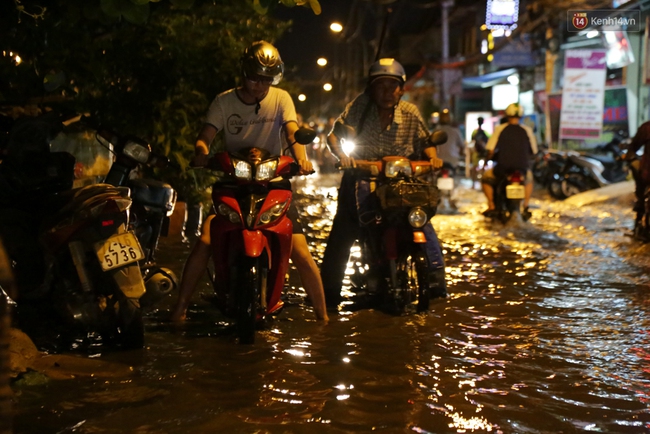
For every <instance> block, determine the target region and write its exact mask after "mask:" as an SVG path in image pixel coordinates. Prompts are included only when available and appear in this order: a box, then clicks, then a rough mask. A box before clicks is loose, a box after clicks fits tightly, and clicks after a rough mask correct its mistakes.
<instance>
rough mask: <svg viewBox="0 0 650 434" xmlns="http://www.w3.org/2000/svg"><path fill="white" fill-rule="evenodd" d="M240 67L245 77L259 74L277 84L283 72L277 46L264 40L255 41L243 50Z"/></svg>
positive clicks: (282, 64)
mask: <svg viewBox="0 0 650 434" xmlns="http://www.w3.org/2000/svg"><path fill="white" fill-rule="evenodd" d="M241 69H242V73H243V74H244V76H245V77H253V76H255V75H261V76H262V77H269V78H272V79H273V84H278V83H280V80H282V75H283V74H284V63H283V62H282V59H281V58H280V53H279V52H278V49H277V48H275V47H274V46H273V45H271V44H269V43H268V42H266V41H256V42H253V43H252V44H251V45H250V46H249V47H248V48H246V50H244V54H243V55H242V57H241Z"/></svg>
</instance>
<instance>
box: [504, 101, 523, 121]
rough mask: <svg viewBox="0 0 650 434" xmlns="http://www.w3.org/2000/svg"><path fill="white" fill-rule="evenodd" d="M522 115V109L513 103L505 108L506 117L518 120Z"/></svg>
mask: <svg viewBox="0 0 650 434" xmlns="http://www.w3.org/2000/svg"><path fill="white" fill-rule="evenodd" d="M523 115H524V108H523V107H522V106H521V105H519V103H516V102H513V103H512V104H510V105H509V106H508V107H506V116H510V117H513V118H520V117H522V116H523Z"/></svg>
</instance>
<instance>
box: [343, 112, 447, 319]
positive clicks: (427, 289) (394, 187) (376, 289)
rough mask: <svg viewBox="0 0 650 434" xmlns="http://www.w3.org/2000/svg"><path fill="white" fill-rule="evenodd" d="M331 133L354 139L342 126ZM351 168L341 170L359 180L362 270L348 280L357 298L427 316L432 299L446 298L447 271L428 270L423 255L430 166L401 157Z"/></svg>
mask: <svg viewBox="0 0 650 434" xmlns="http://www.w3.org/2000/svg"><path fill="white" fill-rule="evenodd" d="M334 131H335V134H336V135H337V137H339V138H346V140H348V141H350V140H353V138H354V136H355V132H354V129H353V128H352V127H350V126H343V125H342V124H337V126H335V130H334ZM446 141H447V135H446V133H445V132H443V131H437V132H435V133H433V135H432V136H431V137H430V142H431V143H432V144H434V145H435V144H440V143H444V142H446ZM355 163H356V167H355V168H349V169H345V170H352V171H354V172H355V174H356V176H355V178H356V179H357V180H358V184H357V192H356V193H357V202H358V214H359V224H360V226H361V228H362V230H361V236H360V239H359V240H358V244H359V246H360V248H361V259H360V264H361V267H356V270H355V274H354V275H353V276H352V277H351V281H352V282H353V285H354V286H356V287H357V292H358V293H361V292H365V294H366V295H368V296H369V297H370V298H371V299H373V300H371V301H370V303H371V304H373V305H376V306H377V307H379V308H380V309H382V310H385V311H387V312H388V313H392V314H398V315H400V314H404V313H411V312H425V311H427V310H428V309H429V305H430V300H431V299H433V298H437V297H445V296H446V283H445V269H444V267H442V268H441V269H438V270H432V269H431V266H430V260H429V258H428V255H427V251H426V237H425V225H426V224H427V223H429V221H430V219H431V218H432V217H433V216H434V215H435V214H436V210H437V207H438V203H439V191H438V188H437V186H436V185H435V184H434V183H432V182H430V179H429V177H428V175H429V174H430V173H431V171H432V170H433V169H432V167H431V163H430V162H429V161H428V160H427V161H416V160H410V159H408V158H406V157H400V156H386V157H383V158H382V159H379V160H356V161H355ZM366 190H367V191H366ZM364 191H365V193H366V194H364V193H363V192H364ZM361 270H363V272H362V271H361Z"/></svg>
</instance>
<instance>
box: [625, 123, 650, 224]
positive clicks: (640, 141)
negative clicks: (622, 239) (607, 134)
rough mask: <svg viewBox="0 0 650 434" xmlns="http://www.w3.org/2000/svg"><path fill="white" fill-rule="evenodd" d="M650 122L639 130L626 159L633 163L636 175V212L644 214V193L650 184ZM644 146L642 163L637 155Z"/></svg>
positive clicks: (633, 172)
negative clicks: (649, 144) (637, 158)
mask: <svg viewBox="0 0 650 434" xmlns="http://www.w3.org/2000/svg"><path fill="white" fill-rule="evenodd" d="M648 143H650V121H646V122H644V123H643V124H641V126H640V127H639V129H638V130H637V132H636V134H635V135H634V138H633V139H632V142H631V143H630V145H629V146H628V148H627V152H626V153H625V159H626V160H627V161H631V166H632V174H633V175H634V184H635V189H634V196H635V198H636V202H635V204H634V211H635V212H637V213H638V212H643V201H644V192H645V188H646V186H647V185H649V184H650V149H648V148H649V146H648ZM642 146H645V148H644V150H643V156H642V157H641V160H640V161H637V160H636V153H637V152H638V150H639V149H641V147H642Z"/></svg>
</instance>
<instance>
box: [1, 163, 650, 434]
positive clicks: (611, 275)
mask: <svg viewBox="0 0 650 434" xmlns="http://www.w3.org/2000/svg"><path fill="white" fill-rule="evenodd" d="M336 185H337V182H336V176H334V175H329V176H323V177H318V176H313V177H311V178H306V179H304V180H301V182H300V183H299V185H298V186H297V187H298V188H297V191H298V192H299V193H300V194H298V195H297V200H298V203H299V208H300V209H301V211H302V212H303V214H306V215H307V220H308V221H309V232H308V233H307V235H308V240H309V241H310V244H311V245H312V247H313V249H314V250H313V251H314V252H315V253H316V255H317V259H318V261H320V260H321V259H322V254H323V251H324V245H323V244H322V243H323V242H325V241H326V239H327V232H328V231H329V224H330V222H331V217H332V216H333V214H332V213H333V212H334V211H335V209H336V202H335V201H333V199H334V198H335V195H336ZM456 193H457V198H456V199H457V204H458V206H459V213H458V214H455V215H438V216H436V217H435V218H434V219H433V224H434V227H435V228H436V230H437V231H438V235H439V237H440V239H441V240H442V242H443V244H444V246H443V247H444V251H445V259H446V267H447V282H448V293H449V296H448V298H447V299H446V300H436V301H435V302H433V303H432V305H431V309H430V312H428V313H427V314H422V315H412V316H403V317H396V316H390V315H387V314H384V313H381V312H378V311H375V310H370V309H362V310H342V311H341V312H340V313H338V314H333V315H332V316H331V317H330V322H329V323H328V324H323V323H320V322H317V321H316V320H315V319H314V315H313V312H312V310H311V307H309V306H307V305H305V303H304V291H303V290H302V289H301V288H300V285H299V279H297V276H296V275H295V270H294V274H292V276H291V277H292V278H291V285H292V286H291V288H290V290H289V291H288V292H287V294H286V307H285V309H284V310H283V311H282V312H281V313H280V315H279V316H278V317H277V318H276V319H275V321H274V322H273V323H272V325H271V326H270V327H269V328H268V329H267V330H263V331H261V332H259V333H258V338H257V340H256V343H255V344H254V345H252V346H242V345H238V344H237V343H236V341H235V338H234V336H233V335H232V334H231V333H229V327H228V322H227V319H226V318H225V317H223V316H222V315H221V314H220V313H219V312H218V311H217V309H216V308H215V307H214V306H213V305H212V304H211V303H210V302H209V300H208V299H209V296H210V294H211V292H212V290H211V288H210V286H209V284H208V283H207V279H206V280H205V281H203V282H202V284H201V287H200V290H199V291H197V292H196V293H195V296H194V299H193V303H192V305H191V306H190V309H189V311H188V320H187V321H186V323H185V324H183V325H180V326H174V325H172V324H170V323H169V322H168V321H167V317H168V315H169V310H170V307H171V306H172V305H173V303H174V301H175V297H176V293H174V294H173V296H172V297H169V298H168V299H166V300H165V301H164V302H163V303H161V304H160V305H158V310H156V311H153V312H151V313H149V314H148V316H147V319H146V332H147V333H146V348H145V349H143V350H139V351H128V352H110V351H106V349H98V350H97V351H98V352H97V353H93V354H92V356H93V357H95V358H100V359H101V360H104V361H110V362H115V363H119V364H124V365H128V366H131V367H132V369H133V370H132V375H128V376H125V377H119V378H110V379H105V378H77V379H72V380H51V381H48V382H45V383H44V384H36V385H26V384H16V385H15V386H14V391H15V392H16V402H17V409H16V410H17V415H16V419H15V423H14V432H15V433H102V434H103V433H107V434H108V433H110V434H113V433H138V434H163V433H170V434H172V433H214V432H220V433H221V432H223V433H251V434H252V433H256V434H257V433H259V434H261V433H283V434H284V433H355V432H358V433H365V432H371V431H372V432H382V433H407V432H415V433H470V432H474V433H485V432H492V433H536V434H539V433H579V432H601V433H648V432H650V287H649V283H650V273H649V271H650V246H641V245H639V244H638V243H636V242H634V241H633V240H632V239H630V238H629V237H626V236H625V233H626V232H628V231H629V230H630V228H631V225H632V218H633V216H632V212H631V209H630V208H631V207H630V204H629V202H626V201H624V200H621V201H608V202H606V203H601V204H598V205H592V206H584V207H581V208H577V207H575V206H571V205H568V204H565V203H562V202H555V201H551V200H549V199H548V196H547V195H546V194H545V192H543V191H538V192H536V194H535V196H534V197H535V198H534V199H533V201H532V207H531V208H532V211H533V217H532V219H531V220H530V221H529V222H528V223H526V224H522V225H518V226H517V225H514V226H504V225H502V224H500V223H491V222H489V221H487V220H486V219H485V218H484V217H483V216H482V215H481V214H480V211H482V210H483V209H484V207H485V205H484V199H483V196H482V194H481V193H480V192H479V191H477V190H472V189H471V188H467V187H464V188H459V189H458V190H457V192H456ZM188 252H189V245H188V244H184V243H182V242H181V241H180V239H179V238H170V239H164V240H163V241H162V242H161V251H160V253H159V255H158V256H159V262H160V263H161V264H163V265H165V266H168V267H170V268H172V269H173V270H174V271H175V272H176V273H177V274H178V275H179V276H180V272H181V268H182V265H183V263H184V260H185V257H186V255H187V253H188ZM102 351H103V352H102Z"/></svg>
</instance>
